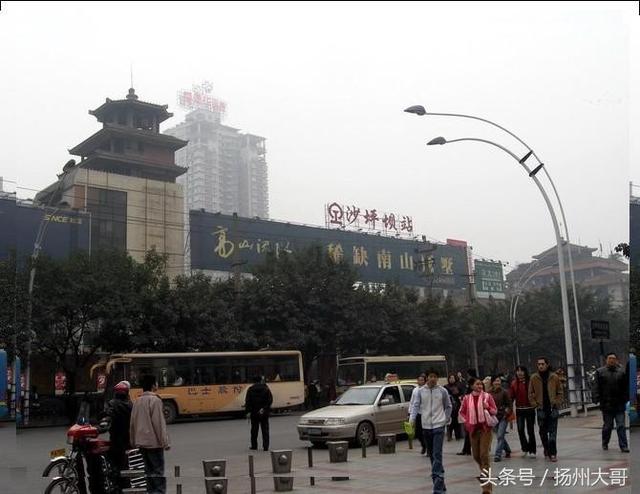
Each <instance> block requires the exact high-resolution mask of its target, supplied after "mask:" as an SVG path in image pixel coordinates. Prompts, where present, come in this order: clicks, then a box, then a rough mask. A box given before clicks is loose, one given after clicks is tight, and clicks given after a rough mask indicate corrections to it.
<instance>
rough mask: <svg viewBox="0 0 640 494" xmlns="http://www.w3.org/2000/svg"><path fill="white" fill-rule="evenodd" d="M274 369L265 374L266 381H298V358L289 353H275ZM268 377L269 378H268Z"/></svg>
mask: <svg viewBox="0 0 640 494" xmlns="http://www.w3.org/2000/svg"><path fill="white" fill-rule="evenodd" d="M273 360H274V369H273V371H272V373H271V374H270V375H267V380H268V381H274V382H277V381H299V380H300V369H299V368H298V359H297V358H296V357H295V356H290V355H275V356H274V357H273ZM269 378H270V379H269Z"/></svg>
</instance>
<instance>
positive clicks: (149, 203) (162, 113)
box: [36, 88, 187, 274]
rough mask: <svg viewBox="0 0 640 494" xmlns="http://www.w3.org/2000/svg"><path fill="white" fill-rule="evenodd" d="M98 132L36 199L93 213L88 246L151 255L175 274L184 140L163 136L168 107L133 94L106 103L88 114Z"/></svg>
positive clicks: (179, 261)
mask: <svg viewBox="0 0 640 494" xmlns="http://www.w3.org/2000/svg"><path fill="white" fill-rule="evenodd" d="M89 114H91V115H93V116H94V117H96V118H97V119H98V121H99V122H100V123H102V128H101V129H100V130H99V131H97V132H96V133H95V134H93V135H92V136H91V137H89V138H87V139H85V140H84V141H83V142H81V143H80V144H78V145H77V146H75V147H74V148H72V149H70V150H69V153H71V154H73V155H75V156H79V157H80V162H79V163H78V164H77V165H76V164H75V163H73V162H69V163H67V165H65V167H64V169H63V173H62V174H60V175H58V179H59V180H58V181H57V182H56V183H54V184H52V185H50V186H49V187H47V188H46V189H45V190H43V191H41V192H40V193H39V194H38V195H37V196H36V201H39V202H41V203H43V204H48V205H57V204H60V203H63V204H64V203H66V204H68V205H70V206H71V207H72V208H74V209H80V210H85V211H88V212H90V213H91V247H92V249H96V248H116V249H126V250H127V251H128V252H129V253H130V254H131V256H132V257H134V258H136V259H138V260H141V259H143V258H144V254H145V252H147V251H148V250H151V249H156V251H158V252H159V253H162V254H167V255H168V256H169V262H168V265H169V266H172V267H173V270H174V271H175V273H172V274H177V273H179V272H181V270H182V264H183V262H184V254H183V251H184V246H183V238H184V235H183V230H184V214H183V211H184V205H183V192H182V186H181V185H179V184H177V183H176V177H178V176H179V175H182V174H183V173H184V172H185V171H186V169H185V168H182V167H180V166H176V164H175V152H176V150H178V149H180V148H182V147H184V146H185V145H186V144H187V141H184V140H182V139H178V138H176V137H172V136H169V135H164V134H161V133H160V124H161V123H162V122H164V121H165V120H167V119H168V118H170V117H172V116H173V114H172V113H169V112H168V111H167V105H157V104H153V103H147V102H144V101H140V100H139V99H138V96H137V95H136V93H135V90H134V89H133V88H131V89H129V94H127V96H126V98H125V99H121V100H111V99H109V98H107V99H106V101H105V103H103V104H102V105H100V106H99V107H98V108H96V109H95V110H90V111H89Z"/></svg>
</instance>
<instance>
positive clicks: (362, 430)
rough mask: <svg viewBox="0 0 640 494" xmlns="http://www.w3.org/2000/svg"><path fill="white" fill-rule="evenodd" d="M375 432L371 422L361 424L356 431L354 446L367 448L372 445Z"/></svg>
mask: <svg viewBox="0 0 640 494" xmlns="http://www.w3.org/2000/svg"><path fill="white" fill-rule="evenodd" d="M374 438H375V431H374V429H373V424H372V423H371V422H361V423H360V424H359V425H358V428H357V429H356V444H358V445H360V446H361V445H362V444H363V443H364V445H365V446H367V447H369V446H371V445H372V444H373V440H374Z"/></svg>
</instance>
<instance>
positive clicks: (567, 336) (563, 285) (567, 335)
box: [428, 137, 578, 417]
mask: <svg viewBox="0 0 640 494" xmlns="http://www.w3.org/2000/svg"><path fill="white" fill-rule="evenodd" d="M464 141H470V142H482V143H485V144H489V145H491V146H494V147H497V148H498V149H501V150H502V151H504V152H505V153H507V154H508V155H509V156H511V157H512V158H513V159H515V160H516V161H517V162H518V163H519V164H520V165H521V166H522V167H523V168H524V169H525V171H526V172H527V173H528V175H529V177H530V178H531V179H532V180H533V181H534V183H535V184H536V186H537V187H538V189H539V190H540V193H541V194H542V197H543V199H544V202H545V204H546V205H547V209H548V210H549V214H550V215H551V221H552V223H553V231H554V234H555V236H556V248H557V252H558V265H559V271H560V273H559V274H560V291H561V299H562V319H563V326H564V340H565V353H566V357H567V368H568V369H567V375H568V378H569V379H568V380H569V397H570V402H571V416H572V417H576V416H577V415H578V410H577V407H576V403H577V401H576V390H575V372H574V361H573V343H572V337H571V326H570V322H569V321H570V318H569V302H568V299H567V281H566V277H565V271H564V256H563V252H562V237H561V235H560V227H559V226H558V219H557V217H556V213H555V211H554V209H553V205H552V204H551V201H550V200H549V196H548V195H547V192H546V191H545V190H544V187H543V186H542V184H541V183H540V180H539V179H538V177H537V176H536V174H537V173H538V172H539V171H540V169H541V168H542V167H543V165H542V164H541V165H538V166H537V167H536V168H534V169H533V170H531V169H530V168H529V166H528V165H527V164H526V159H525V158H526V157H525V158H523V159H521V158H518V156H516V154H515V153H513V152H512V151H510V150H509V149H507V148H506V147H504V146H502V145H500V144H498V143H495V142H493V141H489V140H487V139H479V138H475V137H465V138H461V139H453V140H450V141H447V140H446V139H445V138H444V137H436V138H435V139H432V140H431V141H429V143H428V144H429V145H442V144H448V143H453V142H464Z"/></svg>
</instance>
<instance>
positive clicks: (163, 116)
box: [89, 98, 173, 123]
mask: <svg viewBox="0 0 640 494" xmlns="http://www.w3.org/2000/svg"><path fill="white" fill-rule="evenodd" d="M121 106H132V107H135V108H138V109H139V110H146V111H150V112H152V113H155V114H156V115H157V116H158V122H159V123H160V122H164V121H165V120H167V119H168V118H171V117H173V113H171V112H168V111H167V108H169V105H157V104H155V103H148V102H146V101H140V100H136V99H117V100H112V99H109V98H107V99H106V101H105V102H104V103H102V104H101V105H100V106H99V107H98V108H96V109H95V110H89V115H93V116H94V117H96V118H97V119H98V121H99V122H102V121H103V119H104V116H105V114H106V113H108V112H109V110H111V109H113V108H117V107H121Z"/></svg>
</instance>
